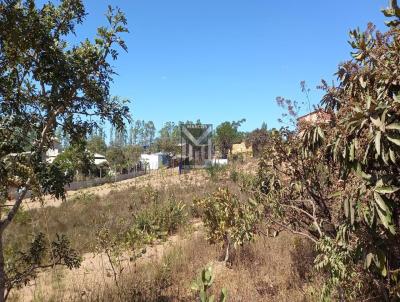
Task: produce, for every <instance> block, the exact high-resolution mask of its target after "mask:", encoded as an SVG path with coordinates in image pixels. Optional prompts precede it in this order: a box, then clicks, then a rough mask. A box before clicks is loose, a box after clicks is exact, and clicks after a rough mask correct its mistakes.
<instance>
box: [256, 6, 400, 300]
mask: <svg viewBox="0 0 400 302" xmlns="http://www.w3.org/2000/svg"><path fill="white" fill-rule="evenodd" d="M391 3H392V6H391V8H389V9H386V10H384V14H385V15H386V16H388V17H393V18H394V19H393V20H392V21H389V22H388V26H389V27H390V29H389V31H387V32H385V33H381V32H379V31H376V30H375V28H374V26H373V25H371V24H370V25H368V28H367V30H366V31H365V32H361V31H360V30H354V31H351V33H350V36H351V41H350V44H351V46H352V47H353V49H354V51H353V53H352V56H353V60H351V61H348V62H345V63H343V64H341V65H340V66H339V70H338V72H337V76H338V81H339V84H338V85H337V86H335V87H329V86H328V85H327V84H326V83H325V82H323V83H322V86H321V88H322V89H324V90H325V91H326V95H325V96H324V98H323V100H322V102H321V105H322V106H324V107H325V110H326V112H327V113H328V114H329V116H330V118H329V119H326V120H325V121H321V122H317V123H314V124H307V123H304V124H302V125H300V127H301V129H300V130H302V135H301V136H300V135H298V134H296V133H293V132H292V131H290V130H289V129H287V128H286V129H283V130H282V131H280V132H279V133H276V134H275V135H274V136H273V137H272V139H271V145H269V144H268V146H267V147H266V149H267V151H266V152H265V154H268V156H267V155H265V156H264V158H263V160H262V161H261V162H260V170H259V176H260V185H261V191H262V193H263V194H262V195H261V198H260V200H262V202H264V203H265V205H266V216H267V221H268V223H269V224H270V227H271V228H274V229H277V230H278V231H281V230H282V229H286V230H291V231H292V232H294V233H296V234H300V235H303V236H305V237H307V238H309V239H310V240H311V241H312V242H314V243H315V247H316V249H317V252H318V255H317V256H316V258H315V264H316V268H317V269H319V270H322V271H324V272H326V273H327V277H328V278H327V280H326V283H325V286H324V288H323V292H322V299H329V298H334V299H338V300H365V299H378V300H388V301H389V300H391V301H394V300H396V299H399V298H400V291H399V288H400V286H399V281H398V280H399V279H398V274H399V268H400V266H399V262H398V259H399V258H400V254H399V246H398V242H399V232H400V228H399V218H400V216H399V206H398V198H399V196H398V190H399V185H400V182H399V179H398V175H399V170H398V164H397V163H398V153H399V146H400V143H399V139H398V131H399V129H400V127H399V116H398V108H397V107H398V104H399V97H400V88H399V87H400V86H399V81H400V79H399V78H398V72H399V65H398V64H397V62H398V60H399V54H400V48H399V38H400V27H399V24H400V23H399V21H398V20H399V18H400V10H399V9H398V7H397V4H396V1H391ZM289 109H292V108H289ZM292 111H293V110H292ZM290 115H291V116H294V114H293V113H291V112H290V110H289V114H288V116H290Z"/></svg>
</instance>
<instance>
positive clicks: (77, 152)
mask: <svg viewBox="0 0 400 302" xmlns="http://www.w3.org/2000/svg"><path fill="white" fill-rule="evenodd" d="M54 165H55V166H57V168H58V169H60V170H61V172H63V173H64V175H66V177H68V181H72V180H73V178H74V175H76V174H77V173H79V174H81V175H87V174H89V172H91V171H94V170H95V166H94V157H93V154H92V153H90V152H88V151H87V150H86V146H85V144H84V143H80V144H74V145H71V146H69V147H68V148H67V149H65V150H64V151H63V152H62V153H60V154H59V155H58V156H57V157H56V158H55V160H54Z"/></svg>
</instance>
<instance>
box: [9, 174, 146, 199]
mask: <svg viewBox="0 0 400 302" xmlns="http://www.w3.org/2000/svg"><path fill="white" fill-rule="evenodd" d="M147 173H149V171H147ZM145 174H146V170H145V171H136V172H132V173H126V174H119V175H115V176H107V177H102V178H92V179H88V180H81V181H74V182H71V183H70V184H69V185H66V186H65V190H66V191H76V190H79V189H84V188H90V187H95V186H99V185H104V184H106V183H112V182H118V181H122V180H126V179H131V178H135V177H138V176H142V175H145ZM9 196H10V198H16V196H17V192H16V191H13V192H11V193H10V194H9ZM30 197H31V192H30V191H28V192H27V193H26V195H25V198H30Z"/></svg>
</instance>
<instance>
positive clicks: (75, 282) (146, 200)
mask: <svg viewBox="0 0 400 302" xmlns="http://www.w3.org/2000/svg"><path fill="white" fill-rule="evenodd" d="M252 164H253V163H252ZM226 176H227V177H228V178H229V174H228V173H226ZM227 177H225V178H224V179H219V180H218V181H208V180H206V176H205V175H204V173H197V174H196V175H190V174H189V175H184V176H182V177H181V179H180V182H179V184H178V185H177V184H174V183H171V182H169V181H168V180H162V183H160V184H159V186H158V190H157V194H158V197H157V198H158V200H159V201H160V202H165V201H166V200H168V199H169V198H171V197H173V198H174V199H176V200H182V201H183V202H184V203H185V204H187V206H188V209H189V211H188V212H189V217H188V219H189V221H190V223H189V224H186V225H184V226H183V227H181V229H180V230H179V231H178V234H175V235H174V236H172V237H170V238H169V240H167V242H166V243H165V242H164V243H162V242H157V243H156V244H154V245H153V246H150V247H148V248H147V250H146V253H145V254H144V255H143V257H142V258H139V260H136V261H132V259H130V252H129V251H126V252H123V253H122V255H121V259H123V260H122V261H121V262H120V267H119V269H121V270H120V272H121V273H120V275H119V277H118V284H116V282H115V281H114V279H113V277H112V274H111V270H110V267H109V263H108V262H107V259H105V258H104V255H103V254H100V255H98V254H97V255H95V254H93V251H94V247H95V244H96V235H97V234H98V232H99V230H100V229H101V228H102V227H104V226H107V228H108V229H109V230H110V232H111V233H113V234H121V233H124V232H126V230H127V229H129V227H130V226H131V225H132V224H133V223H134V220H135V213H138V212H139V211H141V210H142V209H146V208H147V207H149V204H150V203H151V201H150V200H151V197H149V196H153V195H154V190H151V189H149V188H148V187H146V186H145V185H139V186H127V187H124V188H121V187H118V188H117V189H115V190H113V189H111V190H110V191H109V192H108V194H106V195H100V196H96V195H95V194H93V192H90V193H88V192H87V191H85V192H86V193H81V194H76V195H75V196H74V198H71V199H69V200H68V201H67V202H66V203H63V204H61V205H60V207H47V208H42V209H34V210H30V211H23V212H21V213H20V214H19V217H18V219H17V220H16V221H15V222H13V224H12V225H11V227H10V228H9V229H8V231H7V237H6V242H7V243H8V247H9V248H19V249H20V248H21V244H20V243H21V242H26V241H28V240H27V239H28V238H29V237H30V236H31V235H32V234H34V233H37V232H39V231H41V232H44V233H46V234H48V235H49V237H50V238H51V237H52V236H54V235H55V234H56V233H64V234H66V235H67V236H68V238H69V239H70V240H71V243H72V246H73V247H74V248H76V249H77V250H78V251H79V252H80V253H81V254H82V255H83V254H84V253H85V254H84V261H83V264H82V267H81V268H79V269H78V270H76V271H66V270H64V269H57V270H52V271H48V272H44V273H42V274H41V275H40V278H39V279H38V285H37V286H31V287H30V288H26V289H24V290H21V291H15V293H14V295H13V300H14V301H20V300H23V301H30V300H34V301H60V302H61V301H160V302H161V301H195V300H196V299H197V298H196V294H195V293H194V292H193V291H192V290H191V289H190V284H191V282H192V281H193V280H194V279H195V278H196V276H197V275H198V274H199V272H200V271H201V270H202V269H203V268H204V267H205V266H206V265H208V264H211V265H212V266H213V268H214V271H215V275H216V279H215V282H214V285H213V287H212V291H213V292H214V293H215V294H216V295H218V293H219V291H220V290H221V289H222V288H223V287H225V288H227V289H228V301H314V300H317V299H316V297H318V295H317V293H318V290H317V289H318V285H319V281H318V278H317V277H316V276H314V275H313V274H312V273H311V268H312V260H313V249H312V245H311V244H310V243H309V242H306V241H304V240H303V239H300V238H298V237H296V236H294V235H293V234H289V233H282V234H280V235H279V236H278V237H276V238H266V237H263V236H262V237H257V238H256V240H255V242H253V243H248V244H246V245H245V246H243V247H241V248H239V249H237V250H236V251H235V253H234V255H233V260H232V262H231V264H230V266H229V268H228V267H226V266H225V265H224V263H222V262H219V261H218V259H219V258H220V256H221V252H222V251H221V247H220V246H218V245H210V244H209V243H208V242H207V241H206V240H205V234H204V233H205V232H204V230H203V229H202V225H200V226H199V224H198V223H193V221H194V220H193V218H192V217H191V215H195V214H196V211H195V209H193V207H192V201H193V199H194V198H196V197H201V196H204V195H205V194H208V193H211V192H213V191H214V190H215V189H216V188H217V187H218V186H228V187H229V188H230V189H231V190H232V191H234V192H237V193H239V191H238V188H237V185H236V184H235V183H234V182H231V181H229V180H228V179H227ZM190 209H191V210H190ZM31 285H32V284H31Z"/></svg>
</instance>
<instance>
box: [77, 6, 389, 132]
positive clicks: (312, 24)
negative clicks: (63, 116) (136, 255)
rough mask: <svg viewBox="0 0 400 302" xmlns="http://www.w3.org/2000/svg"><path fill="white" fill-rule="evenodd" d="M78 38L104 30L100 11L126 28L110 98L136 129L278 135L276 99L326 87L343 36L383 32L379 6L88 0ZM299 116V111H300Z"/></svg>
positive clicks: (315, 98) (340, 56)
mask: <svg viewBox="0 0 400 302" xmlns="http://www.w3.org/2000/svg"><path fill="white" fill-rule="evenodd" d="M85 4H86V10H87V13H88V14H89V15H88V16H87V18H86V21H85V22H84V25H83V26H80V27H79V28H78V30H77V36H78V38H82V39H83V38H86V37H89V38H91V37H93V36H94V33H95V30H96V28H97V27H98V26H100V25H104V24H105V22H106V20H105V17H104V12H105V11H106V9H107V5H108V4H111V5H112V6H118V7H120V8H121V9H122V10H123V11H124V12H125V13H126V16H127V18H128V27H129V30H130V33H129V34H126V35H125V36H124V38H125V40H126V43H127V45H128V48H129V51H128V53H121V55H120V57H119V59H118V61H116V62H114V65H115V67H116V69H117V72H118V73H119V75H118V76H116V77H115V82H114V84H113V86H112V93H113V94H114V95H118V96H121V97H124V98H128V99H130V100H131V101H132V103H131V112H132V115H133V118H134V119H144V120H153V121H154V122H155V124H156V127H157V128H158V129H159V128H160V127H161V126H162V124H163V123H164V122H166V121H179V120H184V121H186V120H197V119H201V121H203V122H206V123H212V124H214V125H217V124H219V123H220V122H222V121H225V120H229V121H232V120H239V119H241V118H246V119H247V122H246V123H245V124H244V125H243V127H242V129H243V130H252V129H254V128H256V127H260V126H261V123H262V122H263V121H265V122H267V124H268V126H269V127H278V126H279V124H278V122H277V119H278V118H279V117H280V114H281V110H280V109H279V108H278V107H277V106H276V104H275V97H276V96H284V97H286V98H291V99H296V100H298V101H302V100H304V96H303V95H302V94H301V91H300V84H299V83H300V81H301V80H305V81H306V82H307V83H308V86H309V87H310V88H311V89H312V92H311V98H312V102H313V103H318V102H319V99H320V97H321V92H319V91H317V90H316V89H315V87H316V85H317V84H319V83H320V80H321V79H322V78H324V79H326V80H328V82H331V81H332V80H333V79H334V76H333V74H334V72H335V71H336V68H337V65H338V63H340V62H341V61H344V60H346V59H348V58H349V57H350V55H349V52H350V47H349V45H348V44H347V40H348V32H349V30H350V29H353V28H355V27H357V26H359V27H360V28H365V27H366V24H367V22H368V21H372V22H374V23H375V24H377V25H378V27H380V28H384V26H383V22H384V18H383V16H382V15H381V13H380V9H381V8H383V7H385V6H386V5H387V1H386V0H372V1H365V0H336V1H321V0H306V1H298V0H287V1H267V0H247V1H244V0H229V1H228V0H201V1H200V0H197V1H195V0H168V1H166V0H140V1H138V0H118V1H111V0H108V1H106V0H96V1H94V0H87V1H85ZM305 109H306V108H305Z"/></svg>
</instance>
